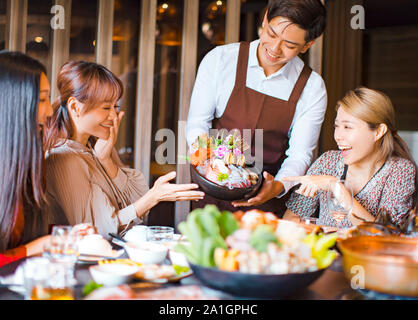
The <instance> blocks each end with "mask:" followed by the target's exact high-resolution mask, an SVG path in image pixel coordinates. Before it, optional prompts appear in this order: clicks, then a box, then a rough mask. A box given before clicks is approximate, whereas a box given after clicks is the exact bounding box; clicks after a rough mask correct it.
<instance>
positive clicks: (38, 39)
mask: <svg viewBox="0 0 418 320" xmlns="http://www.w3.org/2000/svg"><path fill="white" fill-rule="evenodd" d="M43 40H44V38H42V37H35V42H37V43H41V42H42V41H43Z"/></svg>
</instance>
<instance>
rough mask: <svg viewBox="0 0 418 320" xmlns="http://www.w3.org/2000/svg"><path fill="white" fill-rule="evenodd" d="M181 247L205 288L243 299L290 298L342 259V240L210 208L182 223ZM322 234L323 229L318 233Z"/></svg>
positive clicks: (264, 216) (256, 215)
mask: <svg viewBox="0 0 418 320" xmlns="http://www.w3.org/2000/svg"><path fill="white" fill-rule="evenodd" d="M179 230H180V231H181V233H182V234H184V235H185V236H187V238H188V239H189V242H190V245H189V246H184V245H181V244H179V245H177V247H176V250H177V251H178V252H183V253H184V254H185V255H186V257H187V259H188V261H189V264H190V266H191V268H192V270H193V273H194V275H195V277H196V278H198V279H199V280H200V281H201V282H202V283H203V284H204V285H206V286H208V287H210V288H213V289H217V290H220V291H224V292H226V293H229V294H232V295H234V296H237V297H247V298H267V299H277V298H284V297H289V296H290V295H292V294H293V293H295V292H297V291H299V290H301V289H303V288H306V287H307V286H309V285H310V284H311V283H313V282H314V281H315V280H317V279H318V278H319V277H320V276H321V275H322V274H323V272H324V270H325V269H326V268H327V267H328V266H329V265H330V264H331V263H332V262H333V260H334V259H335V258H336V256H337V255H338V254H337V252H336V251H335V250H332V249H331V248H332V247H333V246H334V245H335V242H336V239H337V235H336V234H335V233H332V234H323V233H316V232H311V233H308V232H307V231H306V229H305V228H303V227H301V226H300V225H299V224H297V223H293V222H290V221H284V220H280V219H278V218H276V216H275V215H274V214H272V213H266V212H262V211H259V210H250V211H247V212H245V213H244V212H236V213H231V212H228V211H222V212H220V211H219V210H218V209H217V207H216V206H213V205H207V206H206V207H205V208H203V209H196V210H194V211H192V212H191V213H190V214H189V216H188V218H187V220H186V221H184V222H182V223H180V224H179ZM318 230H320V229H318Z"/></svg>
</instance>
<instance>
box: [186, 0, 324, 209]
mask: <svg viewBox="0 0 418 320" xmlns="http://www.w3.org/2000/svg"><path fill="white" fill-rule="evenodd" d="M325 18H326V12H325V7H324V6H323V5H322V3H321V1H320V0H270V1H269V4H268V7H267V12H266V14H265V16H264V20H263V23H262V30H261V32H260V39H258V40H255V41H253V42H251V43H248V42H242V43H232V44H228V45H223V46H218V47H216V48H215V49H213V50H212V51H210V52H209V53H208V54H207V55H206V56H205V58H204V59H203V60H202V62H201V64H200V66H199V70H198V73H197V77H196V82H195V85H194V88H193V93H192V97H191V102H190V111H189V115H188V120H187V125H186V136H187V141H188V144H189V146H190V145H191V144H192V143H193V142H194V141H195V139H196V138H197V137H198V136H199V135H200V134H202V133H204V132H206V133H208V132H209V129H210V128H216V129H218V130H220V129H227V130H228V131H230V130H232V129H240V130H243V129H251V130H252V136H254V133H253V132H254V130H255V129H263V176H264V182H263V185H262V187H261V188H260V191H259V192H258V194H257V195H256V196H254V197H253V198H250V199H248V200H246V201H236V202H232V203H231V202H227V201H220V200H217V199H214V198H212V197H210V196H209V195H206V196H205V199H204V200H202V201H200V202H197V203H196V202H194V203H193V204H192V207H193V208H198V207H203V206H204V205H205V204H207V203H213V204H216V205H217V206H218V207H219V208H220V209H223V210H230V211H236V210H238V208H239V207H247V208H245V209H246V210H248V209H250V208H258V209H260V210H264V211H271V212H274V213H276V214H277V215H279V216H281V215H282V214H283V213H284V211H285V209H286V207H285V201H286V200H287V192H288V191H289V189H291V188H292V187H293V184H292V183H289V182H284V181H282V180H281V179H282V178H284V177H286V176H300V175H304V174H305V172H306V170H307V168H308V167H309V165H310V164H311V162H312V158H313V152H314V150H315V148H316V145H317V142H318V137H319V133H320V129H321V125H322V122H323V120H324V114H325V110H326V105H327V94H326V89H325V84H324V81H323V80H322V78H321V76H320V75H319V74H317V73H316V72H313V71H312V70H311V69H310V68H309V67H308V66H306V65H305V64H304V62H303V61H302V60H301V59H300V58H299V57H298V54H300V53H305V52H306V51H307V50H308V49H309V48H310V47H311V46H312V45H313V43H314V41H315V39H316V38H318V37H319V36H320V35H321V34H322V33H323V31H324V29H325ZM252 147H253V150H254V145H253V143H252ZM241 209H244V208H241Z"/></svg>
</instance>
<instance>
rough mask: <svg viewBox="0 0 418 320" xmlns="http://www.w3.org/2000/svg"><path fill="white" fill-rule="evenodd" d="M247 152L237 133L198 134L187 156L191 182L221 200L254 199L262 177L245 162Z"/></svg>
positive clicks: (246, 147)
mask: <svg viewBox="0 0 418 320" xmlns="http://www.w3.org/2000/svg"><path fill="white" fill-rule="evenodd" d="M235 132H237V131H235ZM247 149H248V146H247V145H246V144H245V142H244V141H243V140H242V139H241V138H240V136H239V134H235V133H234V134H229V135H226V136H225V137H224V136H218V137H214V136H211V137H209V136H208V135H207V134H202V135H200V136H199V137H198V138H197V139H196V141H195V142H194V143H193V145H192V148H191V150H192V151H191V154H190V156H189V159H190V163H191V166H190V174H191V179H192V181H193V182H194V183H196V184H198V185H199V186H200V188H201V189H202V190H203V191H204V192H205V193H207V194H209V195H211V196H212V197H214V198H217V199H220V200H228V201H233V200H242V199H248V198H250V197H252V196H254V195H255V194H256V193H257V191H258V189H259V188H260V186H261V184H262V175H261V170H257V169H256V168H255V167H251V166H249V165H248V164H247V163H246V157H245V155H244V152H245V151H246V150H247ZM258 171H260V172H258Z"/></svg>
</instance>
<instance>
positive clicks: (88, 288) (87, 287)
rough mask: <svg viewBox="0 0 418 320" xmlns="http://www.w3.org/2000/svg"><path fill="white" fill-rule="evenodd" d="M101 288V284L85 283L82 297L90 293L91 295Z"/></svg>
mask: <svg viewBox="0 0 418 320" xmlns="http://www.w3.org/2000/svg"><path fill="white" fill-rule="evenodd" d="M101 287H103V285H102V284H98V283H97V282H94V281H90V282H89V283H87V284H86V285H85V286H84V288H83V296H88V295H89V294H90V293H92V292H93V291H94V290H96V289H99V288H101Z"/></svg>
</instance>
